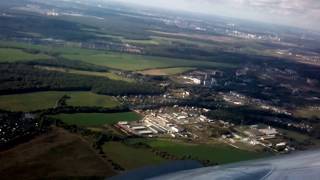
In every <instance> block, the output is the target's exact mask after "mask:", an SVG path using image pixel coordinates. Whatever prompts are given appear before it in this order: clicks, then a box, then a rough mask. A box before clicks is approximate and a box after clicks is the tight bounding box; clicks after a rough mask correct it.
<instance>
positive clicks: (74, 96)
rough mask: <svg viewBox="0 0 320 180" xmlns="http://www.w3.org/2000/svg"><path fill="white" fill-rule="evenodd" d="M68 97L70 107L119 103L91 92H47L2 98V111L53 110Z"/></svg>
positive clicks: (0, 102)
mask: <svg viewBox="0 0 320 180" xmlns="http://www.w3.org/2000/svg"><path fill="white" fill-rule="evenodd" d="M64 95H68V96H70V97H71V98H70V99H68V100H67V104H68V105H70V106H98V107H106V108H108V107H115V106H118V105H119V103H118V101H117V100H116V99H114V98H113V97H110V96H104V95H97V94H94V93H91V92H64V91H46V92H35V93H25V94H15V95H2V96H0V109H3V110H8V111H35V110H42V109H48V108H53V107H54V106H55V105H56V103H57V101H58V100H59V99H60V98H61V97H63V96H64Z"/></svg>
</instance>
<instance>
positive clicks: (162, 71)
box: [139, 67, 195, 76]
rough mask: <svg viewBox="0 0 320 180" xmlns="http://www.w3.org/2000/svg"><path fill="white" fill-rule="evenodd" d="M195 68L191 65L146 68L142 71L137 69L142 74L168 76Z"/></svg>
mask: <svg viewBox="0 0 320 180" xmlns="http://www.w3.org/2000/svg"><path fill="white" fill-rule="evenodd" d="M194 69H195V68H191V67H177V68H164V69H162V68H159V69H148V70H144V71H139V73H141V74H143V75H151V76H169V75H176V74H181V73H184V72H187V71H190V70H194Z"/></svg>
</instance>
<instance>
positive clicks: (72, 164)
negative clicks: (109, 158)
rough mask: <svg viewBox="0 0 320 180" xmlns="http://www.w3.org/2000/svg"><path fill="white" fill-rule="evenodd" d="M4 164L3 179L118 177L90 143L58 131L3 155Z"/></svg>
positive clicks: (0, 158) (0, 174) (0, 172)
mask: <svg viewBox="0 0 320 180" xmlns="http://www.w3.org/2000/svg"><path fill="white" fill-rule="evenodd" d="M0 164H1V166H0V177H1V179H24V180H29V179H43V178H52V179H56V178H58V177H60V178H61V177H65V179H70V178H71V177H72V179H76V177H79V178H80V177H82V178H84V177H87V178H89V177H107V176H112V175H115V174H116V173H115V172H114V171H113V170H112V168H111V167H110V165H109V164H108V163H107V162H105V161H104V160H103V159H101V158H100V157H99V156H98V155H97V154H96V153H95V152H94V151H93V150H92V149H91V147H90V145H89V144H88V143H87V142H86V141H84V140H82V139H81V138H80V137H78V136H77V135H74V134H71V133H69V132H67V131H65V130H62V129H58V128H54V129H53V130H52V131H51V132H50V133H49V134H46V135H42V136H40V137H38V138H35V139H34V140H32V141H30V142H27V143H25V144H21V145H18V146H17V147H15V148H13V149H10V150H8V151H4V152H0Z"/></svg>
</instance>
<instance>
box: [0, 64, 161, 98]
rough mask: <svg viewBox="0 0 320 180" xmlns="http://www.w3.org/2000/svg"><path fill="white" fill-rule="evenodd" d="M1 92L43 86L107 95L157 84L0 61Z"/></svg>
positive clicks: (146, 90) (150, 89) (152, 90)
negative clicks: (69, 72) (56, 70)
mask: <svg viewBox="0 0 320 180" xmlns="http://www.w3.org/2000/svg"><path fill="white" fill-rule="evenodd" d="M0 73H1V76H0V83H1V87H0V94H12V93H24V92H33V91H45V90H82V91H92V92H95V93H98V94H106V95H136V94H159V93H161V92H162V90H161V89H160V88H158V87H157V86H156V85H153V84H149V83H143V84H142V83H129V82H124V81H116V80H110V79H107V78H103V77H89V76H83V75H75V74H66V73H62V72H53V71H45V70H40V69H37V68H34V67H33V66H30V65H24V64H1V66H0Z"/></svg>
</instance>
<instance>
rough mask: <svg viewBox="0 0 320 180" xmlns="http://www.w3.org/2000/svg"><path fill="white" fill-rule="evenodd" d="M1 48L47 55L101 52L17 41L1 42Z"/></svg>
mask: <svg viewBox="0 0 320 180" xmlns="http://www.w3.org/2000/svg"><path fill="white" fill-rule="evenodd" d="M0 47H2V48H11V49H15V48H16V49H26V50H37V51H41V52H45V53H58V54H87V55H89V54H96V53H101V51H96V50H91V49H84V48H77V47H53V46H47V45H35V44H30V43H23V42H16V41H0Z"/></svg>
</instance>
